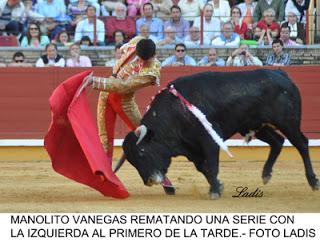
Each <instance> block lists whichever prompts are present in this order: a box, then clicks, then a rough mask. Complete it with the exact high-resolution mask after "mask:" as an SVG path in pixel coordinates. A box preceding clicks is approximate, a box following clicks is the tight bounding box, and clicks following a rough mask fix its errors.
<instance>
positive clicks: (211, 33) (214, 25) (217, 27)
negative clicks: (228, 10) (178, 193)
mask: <svg viewBox="0 0 320 246" xmlns="http://www.w3.org/2000/svg"><path fill="white" fill-rule="evenodd" d="M200 18H201V17H197V18H195V20H194V23H193V26H196V27H198V28H199V29H200V27H201V20H200ZM203 31H204V32H203V38H204V39H206V40H210V41H211V40H213V39H214V38H216V37H218V36H219V35H220V33H221V32H220V31H221V22H220V20H219V19H218V18H215V17H212V18H211V20H210V21H209V22H207V21H206V20H205V19H203Z"/></svg>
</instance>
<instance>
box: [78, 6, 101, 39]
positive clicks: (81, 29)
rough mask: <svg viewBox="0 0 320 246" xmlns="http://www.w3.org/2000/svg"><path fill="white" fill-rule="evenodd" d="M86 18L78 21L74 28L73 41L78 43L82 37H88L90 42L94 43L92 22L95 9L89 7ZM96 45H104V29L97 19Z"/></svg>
mask: <svg viewBox="0 0 320 246" xmlns="http://www.w3.org/2000/svg"><path fill="white" fill-rule="evenodd" d="M86 14H87V18H85V19H84V20H82V21H79V23H78V24H77V27H76V32H75V36H74V41H75V42H79V41H80V40H81V38H82V37H83V36H88V37H89V38H90V41H91V42H92V43H94V20H95V16H96V8H95V7H94V6H92V5H89V6H88V8H87V11H86ZM96 35H97V36H96V37H97V45H104V44H105V43H104V38H105V27H104V23H103V22H102V21H101V20H99V19H97V22H96Z"/></svg>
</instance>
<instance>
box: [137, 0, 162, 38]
mask: <svg viewBox="0 0 320 246" xmlns="http://www.w3.org/2000/svg"><path fill="white" fill-rule="evenodd" d="M143 24H147V25H148V26H149V31H150V34H151V35H152V36H154V37H155V38H156V40H160V39H163V22H162V20H160V19H159V18H157V17H153V5H152V4H151V3H145V4H144V5H143V17H141V18H140V19H138V20H137V22H136V30H137V34H138V35H140V26H141V25H143Z"/></svg>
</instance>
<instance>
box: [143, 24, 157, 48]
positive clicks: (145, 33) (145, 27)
mask: <svg viewBox="0 0 320 246" xmlns="http://www.w3.org/2000/svg"><path fill="white" fill-rule="evenodd" d="M149 28H150V27H149V25H148V24H142V25H141V26H140V29H139V33H140V36H142V37H145V38H149V39H151V40H152V41H153V42H154V43H156V42H158V38H157V37H156V36H153V35H151V34H150V29H149Z"/></svg>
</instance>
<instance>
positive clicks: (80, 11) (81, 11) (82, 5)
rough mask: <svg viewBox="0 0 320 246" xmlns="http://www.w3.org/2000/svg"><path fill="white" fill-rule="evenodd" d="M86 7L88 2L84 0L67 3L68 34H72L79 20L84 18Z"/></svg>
mask: <svg viewBox="0 0 320 246" xmlns="http://www.w3.org/2000/svg"><path fill="white" fill-rule="evenodd" d="M87 8H88V2H87V1H86V0H77V1H74V2H70V3H69V5H68V15H69V16H70V18H71V20H70V21H69V23H68V25H67V27H66V29H67V30H68V32H69V33H70V34H74V31H75V29H76V26H77V24H78V23H79V21H81V20H83V19H85V18H86V11H87Z"/></svg>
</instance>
